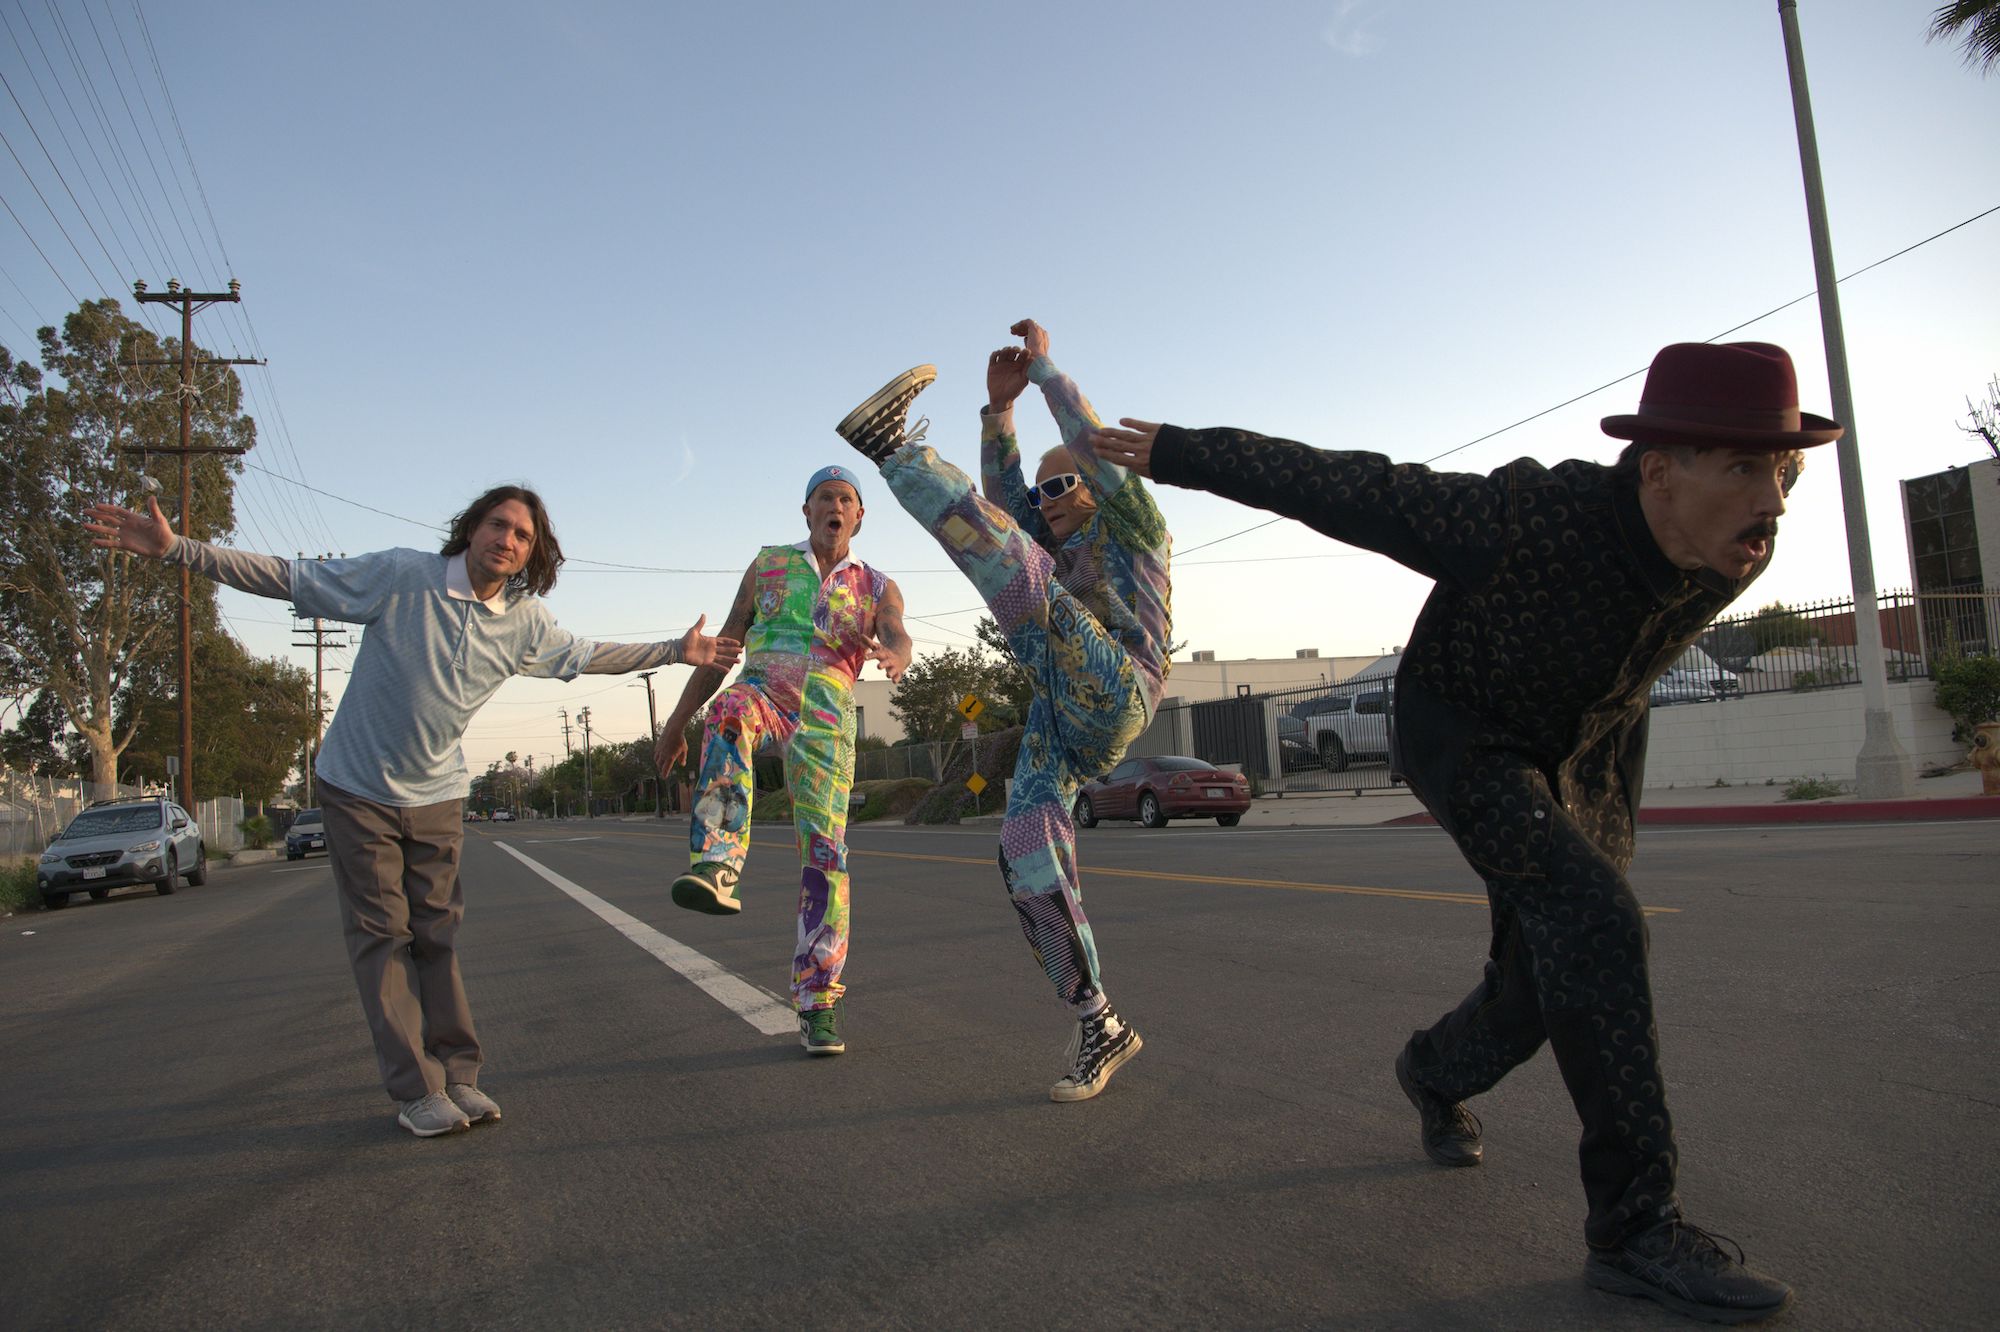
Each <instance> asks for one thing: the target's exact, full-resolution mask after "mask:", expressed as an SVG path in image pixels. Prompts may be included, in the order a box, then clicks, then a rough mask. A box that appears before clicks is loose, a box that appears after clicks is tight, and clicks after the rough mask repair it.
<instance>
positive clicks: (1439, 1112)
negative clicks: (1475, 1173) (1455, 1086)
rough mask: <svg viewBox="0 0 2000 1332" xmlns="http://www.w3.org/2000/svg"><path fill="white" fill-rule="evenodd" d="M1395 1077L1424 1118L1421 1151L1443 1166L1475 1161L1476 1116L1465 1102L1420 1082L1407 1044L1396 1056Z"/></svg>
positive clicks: (1478, 1153)
mask: <svg viewBox="0 0 2000 1332" xmlns="http://www.w3.org/2000/svg"><path fill="white" fill-rule="evenodd" d="M1396 1081H1397V1082H1398V1083H1400V1084H1401V1085H1402V1088H1403V1095H1405V1096H1407V1097H1409V1098H1410V1104H1411V1105H1414V1106H1415V1107H1417V1114H1418V1115H1419V1116H1420V1117H1421V1119H1422V1121H1423V1127H1422V1129H1421V1136H1422V1137H1423V1141H1424V1154H1425V1155H1427V1156H1429V1157H1430V1158H1431V1160H1433V1161H1436V1162H1437V1163H1438V1164H1439V1165H1442V1166H1476V1165H1478V1164H1479V1160H1480V1156H1481V1155H1482V1149H1481V1147H1480V1145H1479V1133H1480V1124H1479V1117H1478V1116H1477V1115H1475V1114H1473V1113H1472V1112H1471V1111H1470V1110H1468V1109H1466V1108H1465V1102H1463V1101H1447V1100H1446V1099H1445V1098H1444V1097H1442V1096H1439V1095H1438V1094H1437V1093H1436V1092H1434V1091H1432V1090H1431V1089H1430V1088H1428V1087H1425V1086H1423V1085H1422V1084H1420V1083H1419V1082H1418V1081H1417V1071H1416V1068H1415V1066H1414V1065H1413V1064H1412V1062H1411V1060H1410V1047H1409V1046H1407V1045H1405V1046H1404V1047H1403V1051H1402V1053H1401V1054H1399V1055H1397V1056H1396Z"/></svg>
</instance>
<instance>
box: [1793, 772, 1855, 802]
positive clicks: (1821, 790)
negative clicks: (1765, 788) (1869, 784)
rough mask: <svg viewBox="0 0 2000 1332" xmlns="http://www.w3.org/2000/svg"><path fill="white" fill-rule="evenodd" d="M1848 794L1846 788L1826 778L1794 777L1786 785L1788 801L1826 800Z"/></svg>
mask: <svg viewBox="0 0 2000 1332" xmlns="http://www.w3.org/2000/svg"><path fill="white" fill-rule="evenodd" d="M1846 793H1847V788H1846V787H1844V786H1842V785H1841V784H1840V783H1839V782H1830V781H1828V780H1827V779H1826V778H1824V777H1794V778H1792V780H1790V781H1789V782H1786V783H1785V799H1787V800H1824V799H1826V798H1827V797H1828V796H1837V795H1845V794H1846Z"/></svg>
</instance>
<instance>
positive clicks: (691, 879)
mask: <svg viewBox="0 0 2000 1332" xmlns="http://www.w3.org/2000/svg"><path fill="white" fill-rule="evenodd" d="M738 877H739V875H738V874H737V871H735V870H733V869H731V868H730V867H729V866H727V865H725V864H723V863H722V862H721V861H719V860H704V861H702V862H701V864H699V865H696V866H694V867H693V868H691V869H689V870H688V872H687V873H685V874H683V875H681V877H680V878H678V879H675V880H674V886H673V898H674V905H675V906H677V907H686V908H687V909H688V910H689V911H701V912H705V913H706V914H708V915H711V916H733V915H735V914H736V913H737V912H739V911H741V910H742V909H743V904H742V903H741V902H739V901H737V900H736V880H737V878H738Z"/></svg>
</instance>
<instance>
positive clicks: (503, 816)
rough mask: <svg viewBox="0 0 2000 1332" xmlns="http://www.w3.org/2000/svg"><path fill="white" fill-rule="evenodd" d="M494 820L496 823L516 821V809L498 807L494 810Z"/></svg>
mask: <svg viewBox="0 0 2000 1332" xmlns="http://www.w3.org/2000/svg"><path fill="white" fill-rule="evenodd" d="M493 821H494V822H495V823H512V822H513V821H514V811H513V810H511V809H496V810H494V811H493Z"/></svg>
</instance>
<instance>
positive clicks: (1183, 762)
mask: <svg viewBox="0 0 2000 1332" xmlns="http://www.w3.org/2000/svg"><path fill="white" fill-rule="evenodd" d="M1153 766H1154V767H1156V768H1158V769H1159V770H1160V771H1161V772H1199V771H1203V770H1205V769H1208V768H1212V767H1214V766H1215V765H1214V764H1213V763H1203V762H1202V761H1201V760H1200V759H1191V758H1156V759H1154V760H1153Z"/></svg>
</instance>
